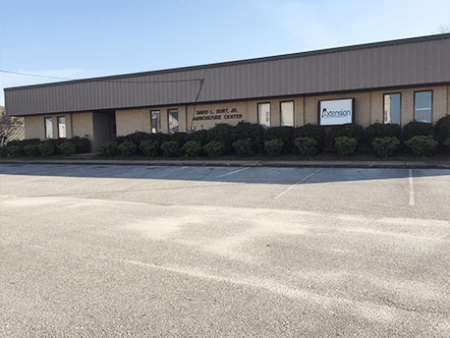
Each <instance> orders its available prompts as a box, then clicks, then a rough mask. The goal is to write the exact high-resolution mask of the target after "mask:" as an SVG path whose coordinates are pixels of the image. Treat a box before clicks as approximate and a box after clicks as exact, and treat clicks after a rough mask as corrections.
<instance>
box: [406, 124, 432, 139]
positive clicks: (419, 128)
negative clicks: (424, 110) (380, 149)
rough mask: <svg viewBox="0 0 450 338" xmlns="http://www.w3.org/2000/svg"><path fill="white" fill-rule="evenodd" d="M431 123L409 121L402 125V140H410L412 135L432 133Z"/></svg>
mask: <svg viewBox="0 0 450 338" xmlns="http://www.w3.org/2000/svg"><path fill="white" fill-rule="evenodd" d="M433 134H434V133H433V125H432V124H431V123H427V122H420V121H416V120H414V121H411V122H409V123H408V124H406V125H405V126H404V127H403V132H402V135H403V142H405V141H408V140H410V139H411V138H413V137H414V136H420V135H424V136H429V135H433Z"/></svg>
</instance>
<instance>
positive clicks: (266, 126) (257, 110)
mask: <svg viewBox="0 0 450 338" xmlns="http://www.w3.org/2000/svg"><path fill="white" fill-rule="evenodd" d="M263 104H268V105H269V125H267V124H265V123H264V124H262V123H261V120H260V117H259V115H260V114H259V107H260V106H261V105H263ZM256 114H257V117H258V124H259V125H260V126H263V127H264V128H270V127H271V126H272V123H271V122H272V121H271V120H272V117H271V116H270V115H271V114H272V107H271V104H270V102H258V103H257V106H256Z"/></svg>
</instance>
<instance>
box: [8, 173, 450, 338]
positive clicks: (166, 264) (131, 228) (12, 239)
mask: <svg viewBox="0 0 450 338" xmlns="http://www.w3.org/2000/svg"><path fill="white" fill-rule="evenodd" d="M449 215H450V170H444V169H332V168H322V169H320V168H264V167H261V168H255V167H252V168H250V167H232V168H226V167H163V166H161V167H158V166H108V165H51V164H47V165H21V164H1V165H0V234H1V236H0V257H1V260H0V292H1V296H2V298H1V301H0V337H77V338H80V337H83V338H86V337H341V338H342V337H408V338H409V337H427V338H428V337H433V338H434V337H439V338H450V277H449V271H450V223H449Z"/></svg>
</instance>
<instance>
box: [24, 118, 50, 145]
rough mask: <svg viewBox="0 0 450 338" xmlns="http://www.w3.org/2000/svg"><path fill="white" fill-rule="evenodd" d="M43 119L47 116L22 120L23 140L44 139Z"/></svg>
mask: <svg viewBox="0 0 450 338" xmlns="http://www.w3.org/2000/svg"><path fill="white" fill-rule="evenodd" d="M44 117H47V116H42V115H39V116H26V117H25V118H24V127H25V138H26V139H31V138H38V139H41V140H43V139H45V134H44V130H45V129H44Z"/></svg>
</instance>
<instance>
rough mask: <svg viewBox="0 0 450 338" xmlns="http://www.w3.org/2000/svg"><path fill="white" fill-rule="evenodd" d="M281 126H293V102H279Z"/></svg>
mask: <svg viewBox="0 0 450 338" xmlns="http://www.w3.org/2000/svg"><path fill="white" fill-rule="evenodd" d="M281 126H282V127H284V126H288V127H293V126H294V102H292V101H290V102H281Z"/></svg>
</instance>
